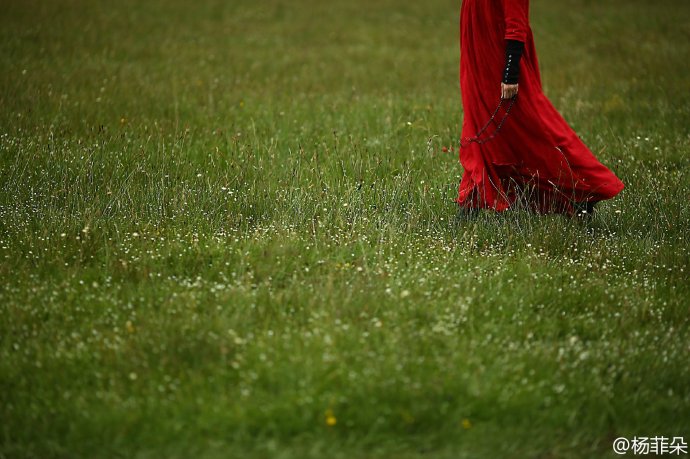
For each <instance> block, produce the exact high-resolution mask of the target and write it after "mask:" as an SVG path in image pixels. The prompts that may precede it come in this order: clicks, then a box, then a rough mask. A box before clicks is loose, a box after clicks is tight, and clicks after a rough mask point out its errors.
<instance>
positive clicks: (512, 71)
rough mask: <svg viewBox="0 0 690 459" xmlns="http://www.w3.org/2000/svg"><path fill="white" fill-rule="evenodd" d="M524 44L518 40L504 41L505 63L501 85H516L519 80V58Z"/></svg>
mask: <svg viewBox="0 0 690 459" xmlns="http://www.w3.org/2000/svg"><path fill="white" fill-rule="evenodd" d="M524 49H525V44H524V43H523V42H521V41H519V40H506V62H505V68H504V69H503V83H505V84H518V81H519V80H520V58H521V57H522V53H523V51H524Z"/></svg>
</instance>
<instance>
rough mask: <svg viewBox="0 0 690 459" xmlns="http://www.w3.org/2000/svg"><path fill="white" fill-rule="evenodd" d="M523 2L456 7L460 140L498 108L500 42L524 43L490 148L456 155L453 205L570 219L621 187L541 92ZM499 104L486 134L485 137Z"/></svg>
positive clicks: (472, 146)
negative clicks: (517, 208) (518, 206)
mask: <svg viewBox="0 0 690 459" xmlns="http://www.w3.org/2000/svg"><path fill="white" fill-rule="evenodd" d="M528 11H529V0H463V2H462V8H461V13H460V52H461V55H460V87H461V91H462V103H463V110H464V118H463V123H462V138H463V139H467V138H471V137H473V136H475V135H476V134H477V132H478V131H479V130H480V129H481V128H482V127H483V126H484V125H485V124H486V123H487V121H488V120H489V119H490V118H491V115H492V113H493V112H494V110H495V109H496V106H497V105H498V102H499V100H500V88H501V77H502V73H503V67H504V65H505V47H506V42H505V40H506V39H513V40H520V41H522V42H524V43H525V51H524V53H523V57H522V59H521V61H520V81H519V93H518V96H517V100H516V102H515V104H514V106H513V107H512V109H511V111H510V114H509V115H508V117H507V119H506V121H505V123H504V125H503V127H502V129H501V131H500V132H499V133H498V134H497V135H496V137H495V138H493V139H492V140H490V141H488V142H486V143H483V144H478V143H476V142H472V143H469V144H466V143H464V142H463V145H462V146H461V147H460V162H461V164H462V166H463V169H464V173H463V176H462V180H461V182H460V186H459V190H458V198H457V199H456V202H457V203H458V204H459V205H460V206H463V207H478V208H491V209H494V210H497V211H503V210H506V209H508V208H509V207H511V206H513V205H514V204H515V203H516V201H518V200H520V202H524V203H526V204H527V205H528V206H529V207H530V208H531V209H533V210H536V211H538V212H559V213H567V214H572V213H573V211H574V209H573V206H572V203H573V202H584V201H601V200H604V199H610V198H612V197H614V196H615V195H617V194H618V193H619V192H620V191H621V190H622V189H623V188H624V185H623V182H621V181H620V180H619V179H618V177H616V176H615V175H614V174H613V172H611V171H610V170H609V169H608V168H606V167H605V166H604V165H603V164H601V163H600V162H599V161H598V160H597V159H596V157H595V156H594V154H593V153H592V152H591V151H590V150H589V149H588V148H587V146H586V145H585V144H584V143H583V142H582V141H581V140H580V138H579V137H578V136H577V134H576V133H575V132H574V131H573V130H572V129H571V128H570V126H569V125H568V123H567V122H566V121H565V120H564V119H563V117H562V116H561V115H560V114H559V113H558V112H557V111H556V109H555V108H554V107H553V105H552V104H551V102H550V101H549V100H548V99H547V98H546V96H545V95H544V93H543V91H542V85H541V76H540V74H539V65H538V62H537V54H536V51H535V47H534V38H533V36H532V31H531V29H530V26H529V19H528V17H529V13H528ZM507 105H508V104H507V103H506V104H504V107H503V108H501V109H500V110H499V112H498V114H497V116H496V118H495V121H494V122H493V123H492V125H491V126H489V128H488V129H487V130H486V132H485V135H484V137H488V136H489V135H490V134H491V133H492V132H493V131H494V130H495V129H496V126H497V124H498V122H499V121H500V120H501V119H502V118H503V116H504V115H505V109H506V108H507Z"/></svg>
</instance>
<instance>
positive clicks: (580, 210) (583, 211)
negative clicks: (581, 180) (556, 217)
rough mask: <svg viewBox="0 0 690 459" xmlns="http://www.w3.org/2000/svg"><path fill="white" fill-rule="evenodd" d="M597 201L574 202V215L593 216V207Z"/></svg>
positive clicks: (587, 217) (580, 216) (579, 216)
mask: <svg viewBox="0 0 690 459" xmlns="http://www.w3.org/2000/svg"><path fill="white" fill-rule="evenodd" d="M598 202H599V201H584V202H574V203H573V210H574V211H575V217H578V218H586V219H591V218H592V217H594V208H595V206H596V205H597V203H598Z"/></svg>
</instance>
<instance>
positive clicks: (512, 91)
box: [501, 83, 518, 99]
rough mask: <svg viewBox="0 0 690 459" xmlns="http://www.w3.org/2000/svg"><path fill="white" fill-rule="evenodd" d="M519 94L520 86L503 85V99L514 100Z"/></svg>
mask: <svg viewBox="0 0 690 459" xmlns="http://www.w3.org/2000/svg"><path fill="white" fill-rule="evenodd" d="M517 93H518V85H516V84H505V83H501V99H512V98H513V97H515V96H517Z"/></svg>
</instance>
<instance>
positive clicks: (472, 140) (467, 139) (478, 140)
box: [460, 95, 517, 148]
mask: <svg viewBox="0 0 690 459" xmlns="http://www.w3.org/2000/svg"><path fill="white" fill-rule="evenodd" d="M506 100H508V99H501V100H500V101H499V102H498V106H497V107H496V110H494V112H493V114H492V115H491V118H489V121H487V122H486V124H485V125H484V127H482V128H481V129H480V130H479V132H477V135H475V136H474V137H465V138H463V139H462V140H461V141H460V148H467V147H468V146H469V145H470V144H471V143H476V144H478V145H481V144H484V143H486V142H489V141H490V140H493V139H494V137H496V136H497V135H498V133H499V132H501V128H502V127H503V124H504V123H505V122H506V119H507V118H508V115H509V114H510V110H511V109H512V108H513V105H515V101H516V100H517V95H516V96H514V97H511V98H510V104H509V105H508V108H506V113H505V115H503V118H502V119H501V121H500V122H499V123H498V126H497V127H496V130H495V131H494V132H492V133H491V135H490V136H489V137H486V138H483V139H482V138H480V137H481V136H482V134H484V131H486V130H487V129H488V128H489V126H490V125H491V123H493V122H494V120H495V119H496V115H498V111H499V110H500V109H501V107H502V106H503V102H504V101H506ZM463 142H465V143H463Z"/></svg>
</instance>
